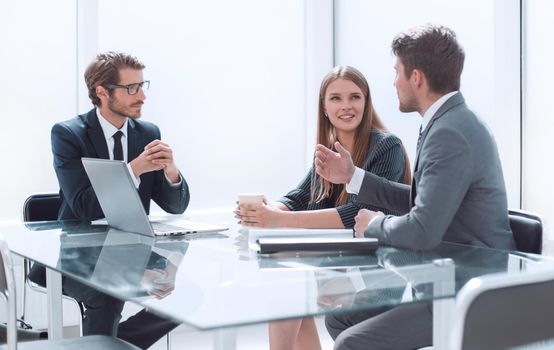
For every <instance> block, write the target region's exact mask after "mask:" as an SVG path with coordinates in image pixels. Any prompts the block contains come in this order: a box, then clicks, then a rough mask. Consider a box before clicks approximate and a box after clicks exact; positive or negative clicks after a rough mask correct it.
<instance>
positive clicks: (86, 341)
mask: <svg viewBox="0 0 554 350" xmlns="http://www.w3.org/2000/svg"><path fill="white" fill-rule="evenodd" d="M0 294H1V295H2V296H3V297H4V298H5V300H6V303H7V306H6V314H7V317H6V321H7V344H6V345H5V346H0V349H10V350H16V349H17V348H18V347H19V348H20V349H23V350H31V349H37V350H48V349H66V350H69V349H76V350H83V349H108V350H137V349H139V348H137V347H136V346H134V345H131V344H129V343H127V342H125V341H123V340H121V339H118V338H114V337H109V336H103V335H93V336H86V337H80V338H68V339H62V340H54V341H49V340H38V341H33V342H25V343H21V344H20V345H19V346H18V344H17V325H16V312H17V302H16V294H15V278H14V272H13V262H12V257H11V255H10V251H9V250H8V246H7V245H6V242H5V241H4V238H3V237H2V236H1V235H0Z"/></svg>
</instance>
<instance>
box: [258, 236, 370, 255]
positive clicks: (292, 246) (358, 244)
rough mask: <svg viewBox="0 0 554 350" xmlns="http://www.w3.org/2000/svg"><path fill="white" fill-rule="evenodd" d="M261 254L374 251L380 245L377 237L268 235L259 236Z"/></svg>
mask: <svg viewBox="0 0 554 350" xmlns="http://www.w3.org/2000/svg"><path fill="white" fill-rule="evenodd" d="M258 244H259V246H260V249H259V253H260V254H272V253H278V252H290V251H304V252H306V251H308V252H355V253H369V252H374V251H375V250H376V249H377V248H378V247H379V240H378V239H377V238H328V237H317V238H316V237H298V238H285V237H279V238H274V237H268V238H263V237H262V238H259V239H258Z"/></svg>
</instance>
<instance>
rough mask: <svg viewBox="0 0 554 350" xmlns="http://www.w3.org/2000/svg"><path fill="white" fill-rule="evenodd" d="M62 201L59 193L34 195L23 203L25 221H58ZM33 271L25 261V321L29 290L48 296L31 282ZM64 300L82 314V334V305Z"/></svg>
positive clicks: (80, 325) (41, 287) (66, 297)
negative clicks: (73, 304) (76, 307)
mask: <svg viewBox="0 0 554 350" xmlns="http://www.w3.org/2000/svg"><path fill="white" fill-rule="evenodd" d="M61 203H62V199H61V198H60V195H59V194H58V193H37V194H32V195H30V196H29V197H27V199H26V200H25V202H24V203H23V221H25V222H32V221H50V220H57V218H58V210H59V208H60V206H61ZM30 271H31V261H30V260H28V259H24V260H23V278H24V287H23V294H22V295H23V297H22V299H23V314H22V315H21V320H23V321H25V309H26V305H27V304H26V301H27V288H25V286H28V287H29V288H30V289H32V290H34V291H37V292H40V293H45V294H46V289H45V288H44V287H43V286H41V285H38V284H36V283H33V282H32V281H30V280H29V272H30ZM44 280H45V281H44V284H45V285H46V276H45V277H44ZM62 297H63V298H64V299H66V300H69V301H71V302H73V303H75V304H76V305H77V306H78V307H79V310H80V311H81V314H80V315H79V330H80V332H82V318H83V313H84V311H85V309H84V306H83V304H82V303H79V302H77V300H75V299H73V298H71V297H69V296H67V295H63V296H62Z"/></svg>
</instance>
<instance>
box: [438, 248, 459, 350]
mask: <svg viewBox="0 0 554 350" xmlns="http://www.w3.org/2000/svg"><path fill="white" fill-rule="evenodd" d="M434 264H435V265H436V266H437V267H438V268H437V271H436V272H437V275H436V280H435V281H434V283H433V292H434V293H435V295H453V294H454V288H455V280H454V263H453V262H452V260H450V259H444V260H436V261H434ZM455 307H456V299H455V297H450V298H441V299H434V300H433V348H434V349H448V348H449V340H450V332H451V326H452V320H453V318H454V312H455Z"/></svg>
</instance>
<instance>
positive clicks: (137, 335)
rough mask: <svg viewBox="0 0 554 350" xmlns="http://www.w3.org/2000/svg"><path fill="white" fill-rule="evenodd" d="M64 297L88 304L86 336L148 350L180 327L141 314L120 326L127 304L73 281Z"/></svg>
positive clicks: (69, 281)
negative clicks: (99, 336) (105, 337)
mask: <svg viewBox="0 0 554 350" xmlns="http://www.w3.org/2000/svg"><path fill="white" fill-rule="evenodd" d="M62 283H63V290H64V293H65V294H67V295H69V296H70V297H72V298H74V299H76V300H77V301H78V302H82V303H84V304H85V308H86V310H85V313H84V315H83V335H93V334H102V335H110V336H116V337H118V338H120V339H123V340H125V341H127V342H129V343H131V344H134V345H136V346H138V347H139V348H141V349H147V348H149V347H150V346H151V345H152V344H154V343H155V342H157V341H158V340H159V339H161V338H162V337H163V336H164V335H166V334H167V333H168V332H170V331H171V330H173V329H174V328H175V327H177V326H178V325H179V324H177V323H175V322H172V321H168V320H166V319H164V318H161V317H159V316H156V315H154V314H151V313H149V312H146V311H145V310H141V311H140V312H138V313H137V314H135V315H133V316H131V317H129V318H128V319H127V320H125V321H124V322H121V323H119V321H120V319H121V311H122V310H123V305H124V304H125V303H124V302H123V301H121V300H119V299H117V298H114V297H111V296H109V295H106V294H104V293H102V292H99V291H97V290H96V289H94V288H90V287H88V286H86V285H84V284H82V283H79V282H77V281H75V280H73V279H70V278H63V282H62Z"/></svg>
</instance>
